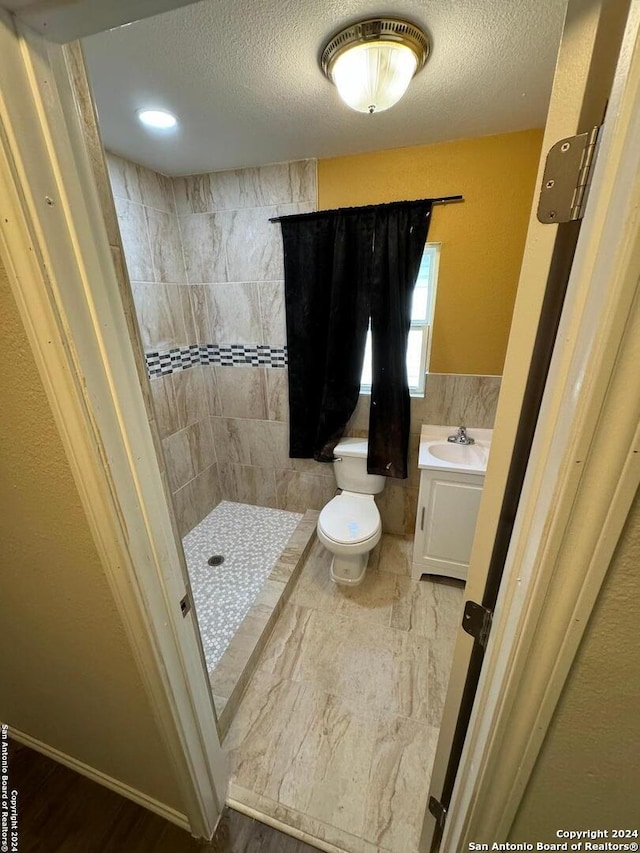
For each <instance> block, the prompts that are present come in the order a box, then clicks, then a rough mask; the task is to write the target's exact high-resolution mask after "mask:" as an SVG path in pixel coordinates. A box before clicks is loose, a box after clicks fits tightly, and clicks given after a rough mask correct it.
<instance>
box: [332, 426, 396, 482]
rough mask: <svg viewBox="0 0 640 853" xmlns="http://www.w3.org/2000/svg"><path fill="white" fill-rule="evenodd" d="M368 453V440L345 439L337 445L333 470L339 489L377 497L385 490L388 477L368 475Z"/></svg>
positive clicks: (334, 452)
mask: <svg viewBox="0 0 640 853" xmlns="http://www.w3.org/2000/svg"><path fill="white" fill-rule="evenodd" d="M367 452H368V442H367V439H366V438H343V439H342V441H340V442H338V444H336V447H335V450H334V451H333V455H334V456H335V457H336V458H335V461H334V463H333V470H334V473H335V475H336V481H337V483H338V488H340V489H343V490H344V491H346V492H358V493H359V494H361V495H377V494H379V493H380V492H381V491H382V490H383V489H384V486H385V480H386V477H381V476H380V475H379V474H367Z"/></svg>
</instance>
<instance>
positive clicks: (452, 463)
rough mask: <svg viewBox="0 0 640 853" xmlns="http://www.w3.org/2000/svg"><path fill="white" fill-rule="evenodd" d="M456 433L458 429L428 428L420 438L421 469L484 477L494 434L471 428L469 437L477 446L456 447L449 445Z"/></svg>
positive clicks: (455, 445)
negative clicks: (449, 439) (448, 439)
mask: <svg viewBox="0 0 640 853" xmlns="http://www.w3.org/2000/svg"><path fill="white" fill-rule="evenodd" d="M457 431H458V427H457V426H450V427H446V426H445V427H442V426H432V425H428V424H425V425H424V426H423V427H422V432H421V434H420V452H419V455H418V467H419V468H428V469H435V470H440V471H460V472H463V473H464V472H467V473H469V474H484V473H485V471H486V470H487V461H488V459H489V451H490V449H491V436H492V433H493V430H490V429H473V428H471V427H469V428H468V429H467V434H468V436H469V437H470V438H473V439H474V440H475V444H455V443H454V442H450V441H447V438H448V436H450V435H455V434H456V433H457Z"/></svg>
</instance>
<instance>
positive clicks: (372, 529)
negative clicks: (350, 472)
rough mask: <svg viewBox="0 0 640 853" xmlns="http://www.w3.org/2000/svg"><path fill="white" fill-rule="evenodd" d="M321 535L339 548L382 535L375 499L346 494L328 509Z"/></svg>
mask: <svg viewBox="0 0 640 853" xmlns="http://www.w3.org/2000/svg"><path fill="white" fill-rule="evenodd" d="M318 531H319V532H321V533H323V534H324V536H325V537H326V538H327V539H329V540H331V541H332V542H335V543H336V544H338V545H358V544H361V543H364V542H367V541H368V540H370V539H371V538H372V537H374V536H376V535H377V534H378V533H379V531H380V513H379V512H378V507H377V506H376V504H375V501H374V499H373V495H361V494H358V493H357V492H343V493H342V494H341V495H338V496H337V497H335V498H333V499H332V500H330V501H329V503H328V504H327V505H326V506H325V507H324V509H323V510H322V512H321V513H320V517H319V518H318Z"/></svg>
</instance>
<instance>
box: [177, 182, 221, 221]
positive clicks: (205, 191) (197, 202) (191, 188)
mask: <svg viewBox="0 0 640 853" xmlns="http://www.w3.org/2000/svg"><path fill="white" fill-rule="evenodd" d="M210 183H211V181H210V176H209V175H208V174H204V175H188V176H186V177H184V178H174V179H173V191H174V193H175V199H176V211H177V213H178V215H179V216H183V215H185V214H189V213H210V212H213V210H214V207H213V204H212V203H211V187H210Z"/></svg>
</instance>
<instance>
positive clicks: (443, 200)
mask: <svg viewBox="0 0 640 853" xmlns="http://www.w3.org/2000/svg"><path fill="white" fill-rule="evenodd" d="M425 201H430V202H431V204H455V203H456V202H459V201H464V196H463V195H444V196H440V198H421V199H413V200H411V201H390V202H386V203H383V204H365V205H362V206H360V207H339V208H334V209H333V210H312V211H311V212H310V213H292V214H291V215H290V216H274V217H272V218H271V219H270V220H269V222H283V221H284V220H286V219H302V218H304V217H307V216H317V214H319V213H340V212H342V211H345V210H349V211H353V212H355V211H359V210H372V209H373V208H374V207H393V206H395V205H399V204H424V202H425Z"/></svg>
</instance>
